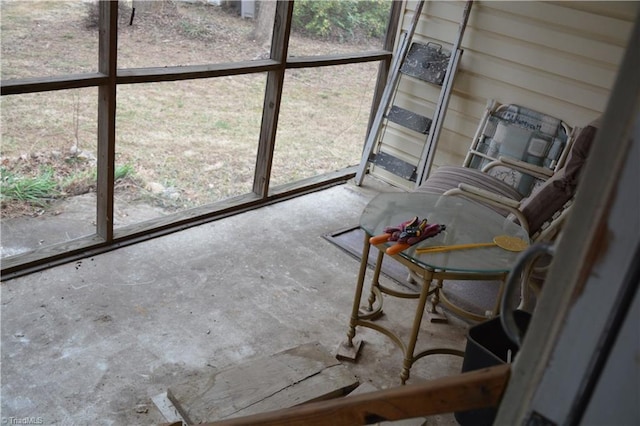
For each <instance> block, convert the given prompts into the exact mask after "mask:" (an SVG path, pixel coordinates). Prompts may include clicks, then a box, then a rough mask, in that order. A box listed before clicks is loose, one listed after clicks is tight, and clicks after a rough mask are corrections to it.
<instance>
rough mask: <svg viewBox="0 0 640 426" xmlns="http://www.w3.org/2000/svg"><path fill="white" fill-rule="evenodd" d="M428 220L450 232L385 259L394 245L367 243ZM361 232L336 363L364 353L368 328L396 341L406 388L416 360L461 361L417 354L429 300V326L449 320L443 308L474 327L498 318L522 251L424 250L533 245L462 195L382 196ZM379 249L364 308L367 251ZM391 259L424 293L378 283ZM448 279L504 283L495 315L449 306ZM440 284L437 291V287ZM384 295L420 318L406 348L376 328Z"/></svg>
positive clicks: (362, 222)
mask: <svg viewBox="0 0 640 426" xmlns="http://www.w3.org/2000/svg"><path fill="white" fill-rule="evenodd" d="M416 216H417V217H418V218H420V219H425V218H426V219H427V222H428V223H429V224H435V223H437V224H440V225H445V229H444V230H443V231H441V232H440V233H439V234H438V235H435V236H433V237H430V238H427V239H425V240H423V241H421V242H419V243H416V244H415V245H412V246H410V247H408V248H406V249H404V250H402V251H400V252H399V253H397V254H392V255H389V254H387V249H388V248H389V247H391V246H393V245H394V244H395V242H389V241H387V242H381V243H380V242H378V240H377V239H374V244H372V243H371V241H370V239H372V237H375V236H379V235H382V234H384V228H385V227H388V226H392V227H395V226H398V225H400V224H402V223H404V222H406V221H408V220H410V219H412V218H414V217H416ZM360 228H362V230H364V234H365V235H364V242H363V249H362V257H361V261H360V271H359V274H358V281H357V284H356V291H355V296H354V300H353V306H352V311H351V319H350V322H349V330H348V332H347V339H346V341H344V342H343V343H341V344H340V345H339V347H338V351H337V354H336V355H337V357H338V359H345V360H352V361H355V360H356V358H357V356H358V352H359V350H360V346H361V343H362V341H361V339H356V338H355V335H356V327H357V326H363V327H367V328H371V329H373V330H377V331H379V332H381V333H383V334H385V335H387V336H388V337H389V338H391V339H392V340H393V341H394V342H395V343H396V344H397V345H398V346H399V347H400V348H401V349H402V351H403V354H404V360H403V367H402V372H401V374H400V378H401V381H402V383H403V384H404V383H405V382H406V380H407V379H408V378H409V371H410V369H411V366H412V365H413V363H414V362H415V361H417V360H418V359H420V358H422V357H424V356H427V355H431V354H450V355H458V356H462V355H463V354H464V353H463V352H462V351H460V350H457V349H447V348H439V349H429V350H424V351H422V352H420V353H417V354H414V352H415V347H416V342H417V340H418V334H419V331H420V326H421V322H422V317H423V315H424V311H425V306H426V303H427V299H428V297H429V296H431V309H430V311H429V315H431V316H432V321H437V320H440V321H442V320H446V319H445V317H444V315H443V314H440V313H439V312H438V310H437V308H438V304H439V303H440V302H442V303H443V304H444V305H445V306H447V307H448V308H449V309H451V310H452V311H453V312H455V313H457V314H460V315H461V316H463V317H467V318H470V319H472V320H476V321H481V320H485V319H487V317H490V316H493V315H496V314H497V313H498V306H499V299H500V297H501V295H502V292H503V287H504V283H505V280H506V277H507V274H508V273H509V271H510V269H511V268H512V266H513V265H514V264H515V262H516V260H517V257H518V255H519V253H518V252H515V251H508V250H505V249H502V248H500V247H497V246H485V247H475V248H469V249H462V250H452V251H444V252H438V253H417V252H416V251H417V250H418V249H421V248H427V247H433V246H450V245H458V244H472V243H491V242H493V240H494V238H495V237H497V236H503V235H508V236H512V237H517V238H520V239H522V240H523V241H524V242H525V243H527V244H528V243H529V237H528V234H527V232H526V231H525V230H524V229H523V228H522V227H520V226H519V225H518V224H516V223H514V222H513V221H512V220H510V219H508V218H505V217H504V216H502V215H501V214H500V213H499V212H497V211H496V210H493V209H491V208H489V207H487V206H485V205H483V204H481V203H478V202H475V201H471V200H468V199H466V198H463V197H460V196H444V195H438V194H427V193H420V192H408V193H407V192H397V193H382V194H379V195H378V196H376V197H375V198H374V199H372V200H371V201H370V202H369V204H368V205H367V206H366V207H365V209H364V211H363V212H362V215H361V217H360ZM372 246H374V247H375V248H376V249H377V250H378V256H377V260H376V263H375V268H374V272H373V277H372V279H371V291H370V295H369V298H368V303H367V304H366V306H363V307H361V306H360V303H361V299H362V292H363V287H364V281H365V276H366V275H367V270H368V259H369V252H370V248H371V247H372ZM385 256H390V257H392V258H393V259H395V260H397V261H398V262H400V263H401V264H403V265H404V266H406V267H407V272H408V273H409V272H411V273H412V274H413V275H412V276H414V277H417V278H418V282H419V290H418V291H414V292H407V291H402V290H397V289H393V288H390V287H387V286H385V285H383V284H381V283H380V280H379V278H380V272H381V268H382V262H383V258H384V257H385ZM445 280H496V281H500V282H501V286H500V288H499V290H498V296H497V300H496V305H495V308H494V310H493V311H491V312H489V313H488V315H487V313H484V314H483V315H479V314H475V313H472V312H469V311H466V310H464V309H462V308H460V307H457V306H456V305H454V304H453V303H451V302H450V301H449V300H448V299H447V298H446V296H445V294H444V292H443V282H444V281H445ZM434 282H435V285H433V283H434ZM382 293H385V294H387V295H391V296H394V297H398V298H405V299H418V304H417V306H416V309H415V315H414V320H413V325H412V328H411V332H410V334H409V338H408V341H406V342H405V341H404V340H403V339H402V338H401V337H400V335H401V334H405V333H400V332H396V331H393V330H391V329H389V328H387V327H385V326H382V325H381V324H377V323H375V322H374V321H375V320H376V319H377V318H378V317H379V316H380V315H381V314H382V302H383V298H382Z"/></svg>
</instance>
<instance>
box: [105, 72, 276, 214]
mask: <svg viewBox="0 0 640 426" xmlns="http://www.w3.org/2000/svg"><path fill="white" fill-rule="evenodd" d="M265 83H266V75H265V74H253V75H243V76H235V77H225V78H215V79H205V80H187V81H177V82H168V83H154V84H134V85H129V86H121V87H119V88H118V109H117V116H116V126H117V132H116V136H117V141H116V163H117V166H118V167H126V168H128V169H130V172H131V176H132V179H133V181H134V182H135V185H133V186H131V187H130V191H128V192H123V193H120V194H116V195H117V197H116V207H118V206H120V205H123V204H125V203H129V202H144V203H146V204H150V205H152V206H155V207H157V208H158V210H157V211H156V213H155V214H156V215H162V214H168V213H173V212H176V211H180V210H183V209H188V208H192V207H198V206H202V205H205V204H210V203H213V202H216V201H220V200H224V199H226V198H230V197H233V196H237V195H244V194H248V193H251V192H252V187H253V177H254V168H255V163H256V153H257V147H258V139H259V135H260V123H261V119H262V103H263V99H264V87H265Z"/></svg>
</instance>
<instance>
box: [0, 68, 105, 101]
mask: <svg viewBox="0 0 640 426" xmlns="http://www.w3.org/2000/svg"><path fill="white" fill-rule="evenodd" d="M106 82H107V76H106V75H104V74H101V73H98V72H96V73H88V74H70V75H62V76H54V77H32V78H19V79H14V80H6V81H2V96H5V95H18V94H22V93H37V92H48V91H52V90H66V89H82V88H85V87H95V86H99V85H102V84H106Z"/></svg>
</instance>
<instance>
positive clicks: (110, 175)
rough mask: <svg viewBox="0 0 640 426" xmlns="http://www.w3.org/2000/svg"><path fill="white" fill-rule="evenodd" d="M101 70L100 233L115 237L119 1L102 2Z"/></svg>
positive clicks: (98, 202)
mask: <svg viewBox="0 0 640 426" xmlns="http://www.w3.org/2000/svg"><path fill="white" fill-rule="evenodd" d="M99 5H100V18H99V19H100V22H99V28H100V38H99V46H98V49H99V53H98V70H99V71H100V73H101V74H103V75H105V76H106V77H107V79H106V81H104V83H103V84H101V85H100V86H98V166H97V168H98V181H97V184H96V195H97V212H96V225H97V230H96V231H97V234H98V236H99V237H100V238H102V239H103V240H105V241H110V240H112V239H113V191H114V189H113V186H114V173H115V172H114V169H115V156H116V65H117V64H116V58H117V50H118V43H117V40H118V2H117V1H101V2H99Z"/></svg>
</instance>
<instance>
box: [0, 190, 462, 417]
mask: <svg viewBox="0 0 640 426" xmlns="http://www.w3.org/2000/svg"><path fill="white" fill-rule="evenodd" d="M387 190H388V191H392V190H394V189H393V188H391V187H387V186H385V185H384V184H381V183H379V182H375V181H373V180H372V179H369V178H368V179H367V180H366V181H365V185H363V186H361V187H357V186H355V185H353V183H351V182H350V183H347V184H344V185H340V186H336V187H333V188H330V189H326V190H323V191H319V192H316V193H313V194H309V195H304V196H300V197H297V198H294V199H291V200H287V201H283V202H280V203H277V204H274V205H271V206H267V207H263V208H260V209H256V210H253V211H250V212H247V213H242V214H238V215H235V216H232V217H228V218H225V219H222V220H218V221H215V222H212V223H209V224H205V225H201V226H198V227H194V228H190V229H187V230H184V231H181V232H177V233H174V234H171V235H168V236H164V237H160V238H156V239H153V240H150V241H147V242H144V243H139V244H136V245H132V246H128V247H125V248H122V249H119V250H115V251H112V252H109V253H105V254H101V255H97V256H93V257H89V258H85V259H82V260H79V261H76V262H73V263H69V264H65V265H61V266H57V267H54V268H51V269H49V270H46V271H42V272H37V273H33V274H30V275H27V276H24V277H20V278H16V279H13V280H10V281H8V282H5V283H3V284H2V286H1V287H0V300H1V307H0V309H1V321H2V323H1V330H2V334H1V341H0V343H1V377H2V378H1V380H2V383H1V384H2V390H1V397H2V405H1V409H2V412H1V414H0V415H1V417H2V420H4V421H5V422H10V421H11V419H18V420H21V419H24V418H27V417H28V418H35V419H36V420H41V423H40V424H61V425H63V424H64V425H67V424H68V425H88V424H91V425H96V424H97V425H147V424H158V423H162V422H164V421H166V419H165V418H164V417H163V416H162V415H161V413H160V412H159V411H158V410H157V408H156V407H155V405H154V404H153V402H152V401H151V398H153V397H154V396H156V395H158V394H160V393H162V392H165V391H166V390H167V388H168V387H169V386H171V385H175V384H177V383H183V382H185V381H188V380H189V378H190V377H195V376H201V375H203V374H208V372H212V371H215V370H216V369H222V368H224V367H229V366H232V365H235V364H239V363H243V362H247V361H250V360H251V359H252V358H257V357H261V356H264V355H269V354H274V353H277V352H280V351H282V350H285V349H288V348H292V347H294V346H298V345H301V344H304V343H308V342H312V341H318V342H320V343H321V344H322V345H323V346H325V347H327V348H329V349H330V350H332V351H333V350H335V348H336V347H337V345H338V343H339V342H340V341H342V340H343V339H344V338H345V336H346V331H347V325H348V321H349V314H350V310H351V303H352V300H353V293H354V288H355V281H356V277H357V273H358V266H359V263H358V262H357V261H356V260H354V259H353V258H352V257H351V256H349V255H347V254H346V253H345V252H343V251H342V250H341V249H339V248H338V247H336V246H334V245H333V244H331V243H329V242H328V241H326V240H325V239H324V238H322V235H324V234H327V233H329V232H332V231H335V230H337V229H341V228H344V227H345V226H349V225H352V224H357V223H358V218H359V216H360V214H361V212H362V209H363V208H364V206H365V205H366V203H367V202H368V201H369V200H370V199H371V198H373V196H375V195H376V194H377V193H378V192H379V191H387ZM58 218H59V220H65V217H64V214H61V215H59V216H58ZM13 226H14V227H13V228H12V229H13V231H14V232H19V231H20V230H19V229H16V228H15V227H16V226H18V225H17V224H14V225H13ZM45 238H46V237H45ZM369 274H371V272H369ZM382 279H383V280H384V278H382ZM386 284H387V285H392V283H389V282H386ZM384 303H385V305H384V312H385V315H384V316H383V317H382V318H381V319H380V320H379V321H380V322H381V323H383V324H387V325H390V326H391V327H393V328H394V329H398V330H402V332H403V333H405V332H407V333H408V331H409V328H410V325H411V321H412V317H413V308H414V306H415V301H414V300H406V299H403V300H399V299H391V298H388V297H386V296H385V302H384ZM449 317H450V322H449V323H448V324H434V323H428V322H427V321H424V322H423V326H422V334H421V336H420V340H419V341H418V346H419V348H420V349H422V348H424V347H434V346H443V347H453V348H457V349H463V348H464V344H465V334H466V330H467V327H468V324H467V323H465V322H463V321H461V320H459V319H457V318H455V317H453V316H451V315H450V316H449ZM358 335H359V336H362V337H363V338H364V340H365V344H364V345H363V349H362V353H361V356H360V358H359V360H358V362H356V363H350V362H345V365H346V366H347V367H348V368H349V369H350V370H351V371H352V372H353V374H354V375H356V377H358V379H359V380H360V382H361V383H363V384H365V383H366V384H367V385H372V386H374V387H375V388H377V389H385V388H389V387H395V386H398V385H399V374H400V370H401V365H402V353H401V351H400V349H399V348H398V347H397V346H395V344H394V343H393V342H392V341H391V340H390V339H389V338H387V337H386V336H384V335H382V334H380V333H378V332H376V331H373V330H369V329H362V328H358ZM460 366H461V358H458V357H454V356H448V355H435V356H429V357H426V358H423V359H421V360H419V361H417V363H416V364H415V365H414V367H413V368H412V370H411V378H410V380H409V383H417V382H420V381H424V380H426V379H429V378H436V377H444V376H448V375H452V374H457V373H458V372H459V371H460ZM421 423H425V424H427V425H452V424H455V420H454V419H453V415H451V414H446V415H441V416H434V417H429V418H427V419H421V420H419V422H418V424H421ZM328 424H330V422H328Z"/></svg>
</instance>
